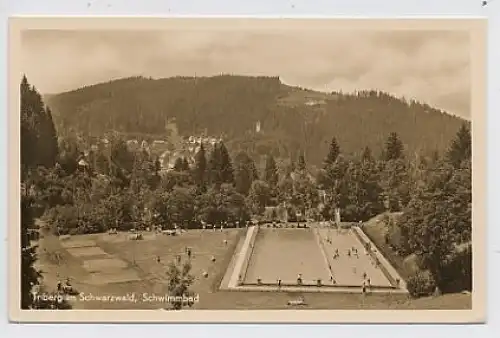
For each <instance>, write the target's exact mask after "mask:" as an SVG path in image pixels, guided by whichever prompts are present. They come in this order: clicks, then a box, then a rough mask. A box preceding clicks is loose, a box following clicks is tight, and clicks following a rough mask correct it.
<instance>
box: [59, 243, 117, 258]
mask: <svg viewBox="0 0 500 338" xmlns="http://www.w3.org/2000/svg"><path fill="white" fill-rule="evenodd" d="M66 250H67V251H68V252H69V253H70V254H71V255H73V256H75V257H86V256H107V255H108V254H107V253H106V252H105V251H104V250H102V249H101V248H100V247H98V246H92V247H78V248H70V249H66Z"/></svg>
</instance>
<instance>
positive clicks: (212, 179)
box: [207, 144, 223, 186]
mask: <svg viewBox="0 0 500 338" xmlns="http://www.w3.org/2000/svg"><path fill="white" fill-rule="evenodd" d="M221 162H222V155H221V149H220V145H219V144H215V145H214V147H213V149H212V152H211V153H210V157H209V159H208V165H207V174H208V181H209V183H210V185H215V186H220V185H221V184H222V183H223V180H222V174H221V170H220V168H221Z"/></svg>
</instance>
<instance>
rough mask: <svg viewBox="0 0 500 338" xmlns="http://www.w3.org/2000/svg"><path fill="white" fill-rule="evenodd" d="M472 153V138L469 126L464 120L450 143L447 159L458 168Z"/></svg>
mask: <svg viewBox="0 0 500 338" xmlns="http://www.w3.org/2000/svg"><path fill="white" fill-rule="evenodd" d="M471 154H472V138H471V132H470V126H469V124H468V123H466V122H464V123H463V124H462V126H461V127H460V129H459V130H458V132H457V135H456V137H455V139H454V140H453V142H452V143H451V145H450V148H449V150H448V153H447V157H448V161H449V162H450V163H451V164H452V165H453V166H454V167H455V168H458V167H460V165H461V164H462V162H463V161H464V160H467V159H470V158H471Z"/></svg>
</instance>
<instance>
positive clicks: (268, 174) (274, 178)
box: [264, 155, 279, 188]
mask: <svg viewBox="0 0 500 338" xmlns="http://www.w3.org/2000/svg"><path fill="white" fill-rule="evenodd" d="M278 179H279V176H278V168H277V166H276V161H275V160H274V157H273V156H272V155H268V156H267V158H266V167H265V169H264V181H266V182H267V184H269V186H270V187H271V188H274V187H276V185H277V184H278Z"/></svg>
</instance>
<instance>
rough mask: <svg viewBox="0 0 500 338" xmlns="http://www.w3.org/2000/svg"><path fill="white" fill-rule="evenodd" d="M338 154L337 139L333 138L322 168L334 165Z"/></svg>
mask: <svg viewBox="0 0 500 338" xmlns="http://www.w3.org/2000/svg"><path fill="white" fill-rule="evenodd" d="M339 154H340V148H339V145H338V144H337V139H336V138H335V137H334V138H332V141H331V143H330V149H329V151H328V155H327V156H326V159H325V162H324V167H325V168H326V167H328V166H330V165H332V164H333V163H335V161H336V160H337V157H338V156H339Z"/></svg>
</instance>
